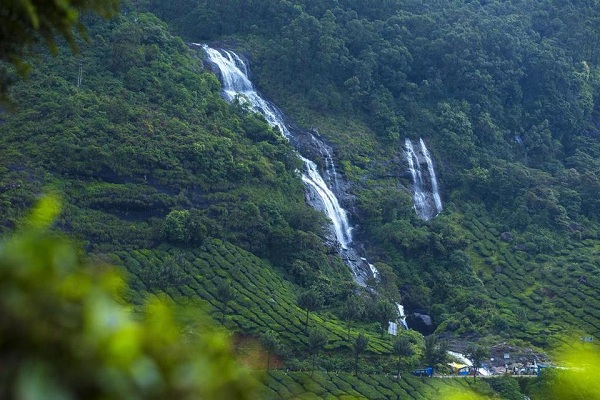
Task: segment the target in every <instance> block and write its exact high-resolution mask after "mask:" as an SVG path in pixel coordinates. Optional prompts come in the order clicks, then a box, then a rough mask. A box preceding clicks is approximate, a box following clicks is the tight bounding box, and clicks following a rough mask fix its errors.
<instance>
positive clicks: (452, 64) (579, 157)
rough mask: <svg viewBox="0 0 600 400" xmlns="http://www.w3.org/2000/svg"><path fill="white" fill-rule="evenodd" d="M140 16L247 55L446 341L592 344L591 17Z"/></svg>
mask: <svg viewBox="0 0 600 400" xmlns="http://www.w3.org/2000/svg"><path fill="white" fill-rule="evenodd" d="M147 7H149V9H151V10H153V11H155V12H156V13H157V14H158V15H160V16H161V17H162V18H165V19H166V20H167V21H169V23H170V26H171V27H172V29H174V30H175V31H176V32H178V33H179V34H181V35H183V36H184V37H185V38H189V39H190V40H194V41H202V40H203V41H214V42H217V43H228V44H230V45H231V46H233V47H234V48H235V49H237V50H238V51H240V52H242V53H243V54H246V55H247V56H248V57H249V59H250V61H251V63H252V64H251V68H252V75H253V77H254V79H255V81H256V82H257V84H258V87H259V89H260V90H262V91H263V93H264V94H266V95H267V96H268V97H269V98H271V99H273V100H274V101H275V102H276V104H278V105H279V106H281V107H282V108H283V110H284V111H285V112H286V113H287V114H288V115H290V116H292V117H293V118H294V119H295V120H296V121H297V122H298V123H299V124H301V125H304V126H311V127H313V126H314V127H317V128H318V130H319V132H320V133H321V134H322V135H323V136H325V137H326V138H327V139H328V140H329V141H330V142H331V143H332V145H333V147H334V151H335V155H336V157H337V162H338V164H339V165H340V166H341V167H342V168H343V173H344V176H345V178H346V179H348V180H349V181H350V182H351V183H352V187H351V189H350V190H351V192H352V194H354V195H356V202H355V203H354V204H353V205H351V208H352V209H353V210H354V212H355V215H354V218H355V220H356V221H357V222H358V225H359V227H358V230H357V231H355V236H357V237H358V239H359V240H362V241H363V242H365V243H366V244H367V245H368V248H367V249H368V257H369V259H371V260H377V261H380V262H383V263H386V264H387V265H389V266H390V267H391V268H392V270H393V271H395V273H396V275H397V276H398V278H399V283H400V287H401V291H402V295H403V298H404V302H405V305H407V306H408V308H409V309H413V310H419V311H420V312H425V313H428V314H430V315H431V316H433V319H434V324H435V327H436V329H437V331H438V332H454V333H457V334H461V335H462V334H476V335H488V334H500V335H503V336H509V337H515V336H516V337H520V338H525V339H526V340H528V341H535V342H536V343H538V344H542V345H546V344H547V341H548V340H549V338H550V337H552V336H553V334H554V333H558V332H560V331H561V330H564V329H574V330H577V331H582V332H585V333H587V334H590V335H597V334H598V328H597V327H596V326H597V325H598V323H597V322H596V319H597V318H596V317H595V316H594V315H595V313H596V312H595V309H597V308H598V303H597V302H596V300H595V299H597V298H598V290H597V288H598V286H597V285H595V284H594V283H593V280H594V275H596V274H597V271H598V262H597V260H596V257H595V255H594V253H595V251H594V248H595V247H597V244H598V239H599V236H598V232H599V227H600V226H599V220H598V215H599V211H600V209H599V208H598V207H597V205H598V204H597V200H596V197H597V196H596V195H595V193H596V192H597V188H598V187H599V186H598V175H597V171H598V165H597V164H598V162H597V160H598V133H599V131H598V128H597V126H598V109H599V108H598V101H597V98H598V83H599V82H600V80H599V75H598V62H599V61H600V59H599V56H598V53H597V51H596V50H595V48H596V46H595V45H593V43H596V41H597V38H598V37H600V36H599V35H600V32H599V31H598V28H597V27H598V24H597V23H596V21H597V19H598V12H599V10H598V8H597V7H595V6H594V5H593V4H591V3H585V2H584V3H581V4H580V3H577V4H576V3H573V2H558V1H551V2H546V3H539V2H527V1H519V2H510V3H507V2H499V1H491V2H461V1H438V2H434V3H427V4H424V3H422V2H416V1H396V0H391V1H387V2H385V3H383V4H381V3H379V2H365V1H361V2H358V1H352V0H338V1H319V2H315V1H310V0H302V1H294V2H287V1H266V2H260V3H252V6H251V7H250V5H249V3H247V2H244V1H238V0H228V1H223V2H221V3H220V4H219V5H213V4H212V3H210V2H203V1H198V2H186V3H177V4H173V5H171V6H167V5H164V4H162V3H157V2H149V3H148V4H147ZM406 137H409V138H419V137H422V138H423V139H424V140H425V141H426V142H427V143H428V147H429V148H430V150H431V152H432V154H433V157H434V160H435V161H436V168H437V169H438V176H439V177H440V180H441V186H442V199H443V201H444V203H445V210H444V212H443V213H442V215H441V216H440V217H438V218H437V219H435V220H433V221H431V222H429V223H424V222H422V221H420V220H418V219H417V218H416V216H415V215H414V212H413V210H412V204H411V193H410V185H411V183H412V182H411V181H410V177H409V175H408V174H407V173H406V168H407V165H406V162H405V161H404V154H403V146H404V138H406ZM502 236H504V237H505V238H506V240H502V238H501V237H502ZM585 282H587V283H585ZM584 317H585V318H584Z"/></svg>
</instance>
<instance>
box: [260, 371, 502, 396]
mask: <svg viewBox="0 0 600 400" xmlns="http://www.w3.org/2000/svg"><path fill="white" fill-rule="evenodd" d="M473 388H474V387H473V380H472V379H465V378H459V379H435V378H433V379H432V378H424V379H420V378H416V377H412V376H406V377H404V376H403V377H401V378H400V379H399V380H398V381H397V380H396V378H395V377H392V376H386V375H366V374H365V375H363V374H359V375H358V376H354V375H352V374H350V373H347V372H338V373H336V372H315V373H314V374H311V373H310V372H288V373H286V372H284V371H271V372H270V373H269V374H268V376H267V377H266V379H265V380H264V381H263V383H262V386H261V388H260V391H259V393H260V398H261V399H263V400H280V399H281V400H283V399H303V400H313V399H315V400H316V399H331V400H334V399H340V400H341V399H347V400H350V399H353V400H354V399H369V400H378V399H380V400H384V399H388V400H389V399H392V400H394V399H403V400H408V399H415V400H431V399H444V398H448V396H449V395H450V394H451V393H456V392H465V393H468V392H471V390H472V389H473ZM476 388H477V390H478V391H486V392H488V391H489V392H491V389H490V387H489V386H488V385H487V383H485V382H477V384H476ZM465 398H467V397H465Z"/></svg>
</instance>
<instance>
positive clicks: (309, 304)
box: [297, 288, 323, 332]
mask: <svg viewBox="0 0 600 400" xmlns="http://www.w3.org/2000/svg"><path fill="white" fill-rule="evenodd" d="M297 303H298V307H300V308H302V309H303V310H305V311H306V322H304V332H308V313H309V312H310V311H316V310H318V309H319V308H321V306H322V305H323V295H322V294H321V293H319V292H318V291H317V289H315V288H310V289H308V290H307V291H305V292H302V293H300V294H299V295H298V300H297Z"/></svg>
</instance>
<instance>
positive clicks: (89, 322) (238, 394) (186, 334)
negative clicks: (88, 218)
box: [0, 197, 255, 400]
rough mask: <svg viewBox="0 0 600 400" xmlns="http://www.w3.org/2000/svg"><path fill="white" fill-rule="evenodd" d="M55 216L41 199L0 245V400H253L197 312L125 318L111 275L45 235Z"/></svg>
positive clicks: (152, 305)
mask: <svg viewBox="0 0 600 400" xmlns="http://www.w3.org/2000/svg"><path fill="white" fill-rule="evenodd" d="M59 210H60V207H59V202H58V200H57V198H56V197H45V198H43V199H42V200H41V201H40V203H39V205H38V206H37V207H36V208H35V209H34V211H33V213H32V215H31V216H30V217H29V218H28V220H27V223H26V224H25V227H24V228H23V229H21V230H20V231H19V232H18V233H16V234H14V235H12V236H11V237H8V238H5V239H4V240H2V242H1V243H0V314H1V315H2V318H1V319H0V360H1V362H2V366H3V367H2V370H1V372H0V397H2V398H19V399H30V400H35V399H74V398H86V399H105V398H111V399H159V398H160V399H164V398H170V399H199V398H204V399H251V398H254V397H253V395H252V388H253V387H254V385H255V383H254V380H253V378H252V376H251V375H250V374H249V372H248V371H246V370H245V369H244V368H243V367H241V366H240V365H238V364H237V363H236V361H235V359H234V357H233V355H232V352H231V345H230V343H229V340H228V338H227V337H226V336H225V335H224V334H223V333H222V332H220V331H218V330H217V329H215V328H214V326H213V323H212V322H211V320H210V319H209V318H208V317H207V316H206V315H205V314H204V313H203V312H202V310H200V309H199V308H197V307H192V306H190V307H188V308H187V309H182V308H177V307H175V305H174V304H173V303H172V302H171V301H168V300H167V299H166V298H164V297H150V298H148V300H147V301H146V302H145V303H144V305H143V306H142V307H141V309H140V311H139V312H134V311H133V309H132V308H131V307H128V306H127V305H125V304H124V303H123V301H122V300H121V295H122V291H123V289H124V286H125V283H124V282H123V280H122V278H121V277H120V275H119V274H118V273H117V271H116V270H115V269H114V268H112V267H109V266H106V265H90V264H89V263H88V262H87V261H86V260H85V258H84V257H83V256H82V254H81V253H80V252H79V251H77V249H76V248H75V247H74V246H73V244H72V243H70V242H69V241H68V240H67V239H66V238H64V237H62V236H60V235H56V234H52V233H50V231H49V230H48V229H49V226H50V225H51V224H52V222H53V220H54V218H55V217H56V216H57V214H58V212H59ZM183 321H185V323H184V322H183Z"/></svg>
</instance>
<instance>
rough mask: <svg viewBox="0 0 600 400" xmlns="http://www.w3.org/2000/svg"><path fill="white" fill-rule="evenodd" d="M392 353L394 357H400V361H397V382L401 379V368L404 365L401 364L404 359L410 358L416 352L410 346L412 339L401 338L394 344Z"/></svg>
mask: <svg viewBox="0 0 600 400" xmlns="http://www.w3.org/2000/svg"><path fill="white" fill-rule="evenodd" d="M392 351H393V353H394V355H396V356H398V360H397V367H398V371H397V375H396V380H399V379H400V367H401V366H402V364H401V361H402V357H410V356H412V355H413V354H414V351H413V349H412V346H411V344H410V339H409V338H407V337H406V336H400V337H399V338H397V339H396V341H395V342H394V345H393V347H392Z"/></svg>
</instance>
